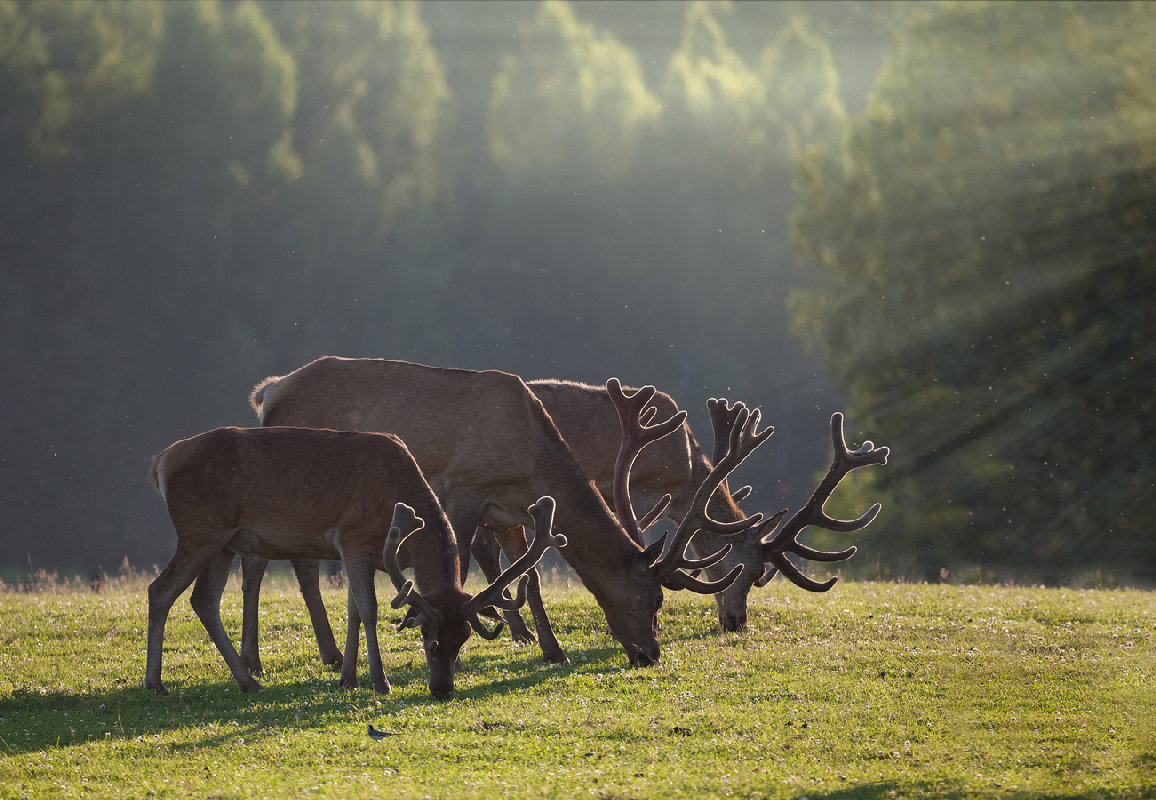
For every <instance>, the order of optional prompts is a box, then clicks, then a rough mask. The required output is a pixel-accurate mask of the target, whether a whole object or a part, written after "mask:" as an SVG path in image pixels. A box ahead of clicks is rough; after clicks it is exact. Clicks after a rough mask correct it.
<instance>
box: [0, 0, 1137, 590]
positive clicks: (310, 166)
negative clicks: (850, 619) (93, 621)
mask: <svg viewBox="0 0 1156 800" xmlns="http://www.w3.org/2000/svg"><path fill="white" fill-rule="evenodd" d="M1150 9H1151V6H1149V5H1146V4H1143V3H1136V4H1132V3H1118V4H1117V3H1113V4H1104V5H1103V6H1101V5H1099V4H1085V3H1075V4H1069V3H1053V4H1047V5H1046V7H1045V6H1040V5H1037V4H1002V3H999V4H990V5H988V4H980V3H974V4H973V3H968V4H961V5H955V4H951V3H947V4H939V3H934V4H933V3H924V4H899V3H866V2H854V1H850V0H849V1H847V2H834V3H819V4H806V3H794V2H782V3H735V4H730V3H724V2H706V3H704V2H670V3H661V4H653V3H645V2H613V3H608V2H583V3H573V2H570V3H568V2H563V0H546V1H545V2H521V0H510V1H509V2H506V1H504V0H496V1H494V2H484V3H480V2H456V1H454V0H446V1H445V2H443V1H441V0H430V2H424V3H412V2H403V1H399V2H378V1H376V0H374V1H373V2H344V1H342V2H330V3H313V2H295V3H281V2H254V1H251V0H247V1H246V2H215V1H214V0H189V2H181V3H160V2H147V1H146V0H140V1H139V2H130V3H107V2H91V1H86V0H67V1H66V0H43V1H40V2H25V1H24V0H0V268H2V275H3V292H2V293H0V309H2V313H3V315H2V320H0V325H2V328H0V332H2V334H3V337H2V339H0V359H2V362H0V363H2V365H3V375H4V381H3V386H2V387H0V431H2V441H3V449H2V451H0V469H2V470H3V472H2V478H3V480H4V485H5V490H4V492H2V493H0V518H2V519H3V524H2V525H0V540H2V541H3V542H4V543H5V544H6V545H7V546H6V548H5V550H4V553H5V555H3V556H0V575H3V574H11V573H12V571H13V570H20V569H26V568H27V567H28V565H29V564H31V565H33V566H34V567H38V566H47V567H50V568H53V569H60V570H66V571H67V570H72V571H83V572H87V571H89V570H90V569H92V568H93V567H97V566H99V567H101V568H104V569H109V570H112V569H115V568H116V566H117V565H118V564H119V563H120V562H121V560H122V559H123V558H124V557H126V556H127V557H128V558H129V560H130V561H131V562H133V563H134V564H136V565H138V566H140V567H145V568H147V567H149V566H151V564H153V563H164V561H166V560H167V558H168V556H169V554H170V551H171V546H172V542H171V534H170V532H169V526H168V524H167V521H166V519H165V516H164V512H163V508H162V506H161V503H160V502H159V500H158V499H157V498H156V497H155V496H154V495H153V494H152V490H151V487H149V486H148V485H147V482H146V480H145V474H146V469H147V462H148V458H149V457H150V456H151V455H152V454H153V453H155V452H156V451H158V450H160V449H161V448H163V447H164V446H165V445H167V444H169V443H170V442H171V441H173V440H174V439H177V438H179V437H182V436H187V435H191V434H193V433H197V432H199V431H202V430H205V429H207V428H210V427H214V426H217V425H226V424H238V425H249V424H252V423H253V418H252V416H251V412H250V411H249V409H248V407H247V405H246V397H247V393H248V389H249V387H250V386H251V385H252V384H253V383H255V382H256V381H257V380H259V379H261V378H263V377H265V376H266V375H270V374H278V373H283V372H286V371H289V370H291V369H294V368H295V367H297V366H300V365H301V364H303V363H305V362H306V361H309V360H311V359H313V358H315V357H317V356H320V355H325V354H339V355H349V356H376V357H386V358H405V359H412V360H417V361H422V362H425V363H431V364H437V365H444V366H460V367H467V368H478V369H481V368H497V369H505V370H509V371H513V372H517V373H518V374H521V375H523V376H524V377H526V378H537V377H563V378H573V379H579V380H586V381H591V382H598V383H601V382H603V381H605V379H606V378H607V377H609V376H611V375H617V376H619V377H620V378H622V379H623V380H625V381H627V382H629V383H633V384H636V385H637V384H642V383H654V384H655V385H657V386H659V387H660V388H662V389H664V390H666V391H668V392H670V393H671V394H672V395H674V396H675V398H676V399H677V400H678V401H679V402H680V403H681V404H682V405H683V406H684V407H685V408H687V409H688V410H689V411H690V413H691V421H692V425H693V426H694V428H695V429H696V430H697V431H698V432H699V436H700V438H701V439H704V440H706V445H707V446H708V447H709V439H710V431H709V424H708V423H707V421H706V414H705V407H704V404H705V400H706V399H707V398H708V397H711V396H725V397H729V398H731V399H742V400H745V401H746V402H748V403H751V404H755V405H760V406H761V407H762V409H763V412H764V418H765V419H766V421H767V423H768V424H773V425H774V426H775V427H776V433H775V436H774V437H773V439H772V440H771V442H769V443H768V445H767V446H766V447H764V448H762V449H761V450H760V451H759V452H758V453H756V455H755V456H752V458H751V459H750V462H749V463H748V464H745V465H744V467H743V474H742V476H741V477H742V479H743V480H744V481H746V482H751V483H753V484H754V485H755V487H756V492H755V495H754V496H753V497H752V498H751V500H749V501H747V503H748V504H749V505H751V506H752V507H753V508H764V509H770V510H773V509H777V508H779V507H781V506H783V505H797V504H798V503H801V502H802V501H804V500H805V499H806V496H807V493H808V492H809V491H810V489H811V488H812V486H813V481H814V477H815V473H816V472H818V471H821V470H823V469H825V467H826V464H827V461H828V459H829V457H830V452H829V448H830V443H829V440H828V438H827V432H826V431H827V424H826V421H827V419H828V417H829V416H830V414H831V412H832V411H835V410H840V409H846V411H847V412H848V437H849V439H855V440H861V439H862V438H864V437H865V436H867V435H870V436H871V437H872V438H874V439H875V440H876V441H878V442H880V443H883V444H888V445H891V446H892V447H893V456H892V463H891V465H889V466H888V467H886V468H885V469H879V470H874V471H873V472H874V475H864V476H863V477H859V476H858V475H856V476H855V477H854V478H852V479H849V480H848V481H847V483H848V484H849V485H848V486H847V487H846V489H841V490H840V491H841V492H844V493H845V499H844V500H843V501H842V502H844V503H845V504H846V505H847V506H852V505H856V504H858V503H859V502H861V501H863V500H864V499H866V498H869V499H870V500H874V499H880V500H882V501H883V502H884V504H885V510H884V513H883V514H882V515H881V517H880V519H879V520H878V521H877V522H876V523H875V524H874V525H873V526H872V527H871V528H870V529H869V530H868V531H866V532H865V533H864V534H863V536H862V541H860V542H859V544H860V545H861V546H862V551H861V554H860V555H859V556H858V557H857V558H856V559H855V560H853V561H852V562H850V564H851V567H850V569H851V570H852V571H855V572H857V573H858V574H861V575H867V576H873V575H885V576H902V577H909V578H914V579H922V578H924V577H927V576H932V577H935V578H938V577H939V576H940V575H941V572H940V570H946V573H942V574H948V575H955V576H957V577H962V578H965V579H971V578H973V577H975V576H980V575H982V576H983V577H986V578H993V579H1003V578H1012V579H1019V580H1036V579H1052V580H1085V579H1088V576H1089V575H1093V574H1094V573H1095V571H1096V570H1100V571H1101V572H1102V579H1103V580H1144V581H1151V580H1152V579H1153V578H1154V577H1156V553H1154V550H1153V546H1152V544H1151V541H1152V537H1151V536H1149V535H1148V533H1147V531H1146V530H1145V528H1144V526H1143V525H1142V523H1141V522H1140V520H1143V519H1144V518H1145V517H1146V512H1150V511H1152V510H1153V506H1154V505H1156V501H1154V499H1153V498H1154V496H1156V492H1154V490H1153V483H1154V481H1156V479H1154V478H1153V468H1152V459H1151V456H1150V455H1148V454H1147V451H1146V450H1145V448H1144V444H1145V443H1146V438H1145V434H1146V433H1149V432H1150V431H1151V429H1152V426H1151V424H1149V423H1148V419H1150V411H1151V409H1150V406H1151V404H1152V403H1153V399H1152V398H1153V396H1154V393H1153V388H1154V387H1153V363H1152V359H1153V344H1152V336H1151V333H1150V331H1151V329H1152V325H1151V323H1150V322H1149V321H1148V318H1149V317H1150V316H1151V314H1150V313H1146V312H1147V310H1148V308H1150V307H1151V299H1152V294H1153V292H1152V288H1153V272H1154V268H1153V246H1154V244H1153V242H1154V239H1156V237H1154V233H1153V224H1152V221H1151V220H1152V217H1151V213H1152V211H1153V203H1154V200H1153V146H1154V144H1156V143H1154V142H1153V137H1154V135H1156V134H1153V131H1154V130H1156V127H1154V125H1153V121H1154V117H1153V102H1154V101H1156V91H1154V89H1153V87H1154V86H1156V81H1154V80H1153V79H1154V78H1156V74H1154V64H1153V60H1152V59H1153V53H1156V49H1154V48H1153V46H1152V45H1153V42H1152V33H1153V31H1156V25H1153V24H1152V23H1153V21H1154V20H1153V12H1152V11H1151V10H1150ZM863 472H872V471H863ZM855 513H858V510H856V512H855ZM815 538H817V539H821V538H822V537H821V536H818V535H816V537H815ZM828 543H829V544H835V543H836V542H835V541H830V542H828ZM838 546H840V547H842V546H845V543H844V542H841V541H839V542H838ZM1104 576H1106V577H1104Z"/></svg>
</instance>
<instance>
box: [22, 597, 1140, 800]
mask: <svg viewBox="0 0 1156 800" xmlns="http://www.w3.org/2000/svg"><path fill="white" fill-rule="evenodd" d="M145 585H146V584H145V582H144V581H141V580H137V581H124V582H119V583H115V584H114V585H111V586H106V587H105V588H104V590H103V591H101V592H100V593H99V594H94V593H92V592H89V591H81V590H78V589H73V590H71V591H66V592H61V593H55V594H53V593H41V594H18V593H6V594H0V614H3V618H4V620H5V622H4V625H3V628H2V631H3V633H2V635H3V647H0V737H2V741H0V796H2V797H20V796H54V797H80V796H102V797H142V796H148V795H150V793H151V795H152V796H154V797H193V796H195V797H222V798H227V797H300V796H305V797H366V796H370V795H380V796H389V797H424V796H430V797H455V798H457V797H479V798H481V797H498V796H512V797H542V796H545V797H555V796H557V797H571V796H577V795H583V796H595V797H668V796H687V797H689V796H694V797H717V796H738V797H784V798H785V797H802V796H806V797H811V798H814V797H823V796H828V797H890V796H892V794H894V796H897V797H918V796H964V797H979V796H983V797H987V796H997V795H998V796H1012V797H1037V796H1065V797H1070V796H1087V797H1150V796H1152V792H1153V789H1152V787H1153V786H1154V785H1156V758H1154V757H1153V753H1156V732H1154V731H1156V727H1154V724H1153V722H1152V720H1153V719H1156V691H1153V690H1154V688H1156V686H1154V683H1156V643H1154V642H1153V637H1152V632H1153V628H1152V620H1153V619H1154V618H1156V614H1154V612H1156V595H1153V594H1151V593H1144V592H1138V591H1076V590H1063V589H1036V588H1006V587H1005V588H994V587H959V586H946V585H942V586H928V585H902V584H879V583H841V584H839V585H838V586H837V587H836V588H835V589H834V590H833V591H832V592H830V593H829V594H826V595H809V594H804V593H802V592H799V591H798V590H796V589H795V588H794V587H792V586H789V585H785V584H783V585H780V584H778V583H777V582H776V583H775V584H772V585H771V586H770V587H768V588H766V589H764V590H761V591H757V592H756V593H755V595H754V596H753V601H754V602H753V605H752V609H751V611H752V613H751V629H750V630H749V631H747V632H745V633H740V634H720V633H718V632H717V629H716V627H715V622H714V614H713V604H712V603H711V602H710V601H709V600H707V599H705V598H701V597H691V596H687V595H685V593H678V594H674V595H672V596H668V598H667V601H666V605H665V606H664V609H663V612H662V615H661V620H662V626H663V628H662V636H661V641H662V646H663V655H662V661H661V663H660V664H659V665H657V666H655V667H652V668H644V669H633V668H628V667H627V665H626V659H625V657H624V655H623V653H622V651H621V649H620V648H619V647H618V646H617V645H616V644H615V643H614V642H613V641H612V640H611V639H610V637H609V635H608V634H607V633H606V632H605V621H604V619H603V617H602V614H601V612H600V610H599V609H598V607H597V606H596V605H595V604H594V602H593V600H592V599H591V598H590V596H589V595H587V594H586V593H585V592H583V591H581V590H578V589H575V588H567V587H565V586H562V585H554V586H550V587H548V591H547V603H548V607H549V608H550V610H551V613H552V616H553V619H554V622H555V629H556V632H557V634H558V638H559V640H560V641H561V642H562V644H563V647H564V648H566V650H567V652H568V654H569V656H570V659H571V661H572V663H571V665H570V666H567V667H551V666H547V665H545V664H543V663H542V661H541V658H540V654H539V652H538V650H537V647H536V646H534V645H530V646H523V647H516V646H514V645H513V644H511V643H510V641H509V639H508V638H506V637H503V638H501V639H499V640H497V641H495V642H485V641H483V640H480V639H478V638H476V637H475V638H473V639H471V640H470V641H469V642H468V643H467V645H466V647H465V649H464V650H463V666H464V669H463V672H462V673H461V674H459V677H458V681H457V687H458V691H457V695H456V697H455V699H454V700H452V701H450V702H445V703H442V702H436V701H433V700H432V699H430V697H429V693H428V690H427V688H426V678H427V670H426V667H425V663H424V659H423V657H422V654H421V650H420V646H419V643H418V638H417V636H416V634H415V633H414V632H413V631H406V632H405V633H404V634H399V633H396V632H394V631H392V630H388V629H387V630H385V631H384V634H383V636H382V644H383V646H384V647H385V650H384V652H383V657H384V659H385V663H386V669H387V672H388V674H389V677H390V680H391V682H392V683H393V686H394V691H393V693H392V694H390V695H388V696H384V697H378V696H375V695H374V694H373V693H372V692H371V691H370V690H369V689H368V688H364V686H363V688H361V689H359V690H358V691H354V692H350V691H344V690H341V689H339V688H338V686H337V679H336V675H335V673H333V672H331V671H329V670H328V669H326V668H324V667H322V666H321V665H320V663H319V661H318V658H317V655H316V650H315V645H314V641H313V637H312V635H311V633H310V631H309V628H308V620H307V618H306V615H305V613H304V607H303V604H302V603H301V601H300V599H299V597H298V596H297V593H296V590H295V588H294V587H293V586H292V585H291V584H290V582H288V581H286V580H279V581H274V582H272V583H271V585H267V586H266V587H265V589H264V591H263V599H262V658H263V661H264V663H265V667H266V674H265V676H264V677H263V678H262V681H263V683H264V685H265V689H264V691H262V692H260V693H258V694H254V695H243V694H241V693H240V692H238V691H237V689H236V686H235V685H234V683H233V681H232V679H231V677H230V675H229V672H228V670H227V668H226V667H225V665H224V662H223V661H222V660H221V658H220V656H219V654H218V653H217V652H216V650H215V649H214V648H213V646H212V644H211V643H210V642H209V640H208V636H207V635H206V634H205V632H204V630H203V629H202V628H201V626H200V624H199V622H197V620H196V618H195V616H194V615H193V614H192V611H191V610H190V608H189V606H188V602H187V595H186V596H185V597H183V598H182V599H181V600H179V601H178V602H177V604H176V605H175V606H174V609H173V613H172V616H171V618H170V624H169V628H168V635H167V638H166V648H165V661H164V677H165V681H166V684H167V685H168V686H169V688H170V690H171V691H172V695H171V696H169V697H166V698H159V697H155V696H153V695H151V694H149V693H147V692H145V690H144V689H143V688H142V687H143V677H144V656H145V640H144V629H145V612H146V603H145ZM325 596H326V602H327V605H328V607H329V609H330V611H331V614H332V616H333V618H334V623H335V625H337V626H339V625H340V623H341V621H342V618H343V616H344V611H343V609H344V601H343V595H342V592H341V591H340V590H339V589H337V588H334V587H328V588H326V590H325ZM224 614H225V619H226V626H227V628H228V629H229V630H230V631H231V632H235V631H237V630H238V627H239V623H240V593H239V591H238V590H237V587H236V586H235V585H234V586H231V587H230V589H229V590H228V591H227V592H226V597H225V607H224ZM234 635H236V634H235V633H234ZM339 638H340V636H339ZM361 673H362V681H363V684H364V683H365V682H366V669H365V665H364V653H363V654H362V669H361ZM368 724H372V725H373V726H374V727H375V728H378V729H380V730H383V731H386V732H387V733H390V734H393V735H391V736H389V737H387V738H385V739H382V740H374V739H371V738H369V737H368V736H367V734H366V726H367V725H368Z"/></svg>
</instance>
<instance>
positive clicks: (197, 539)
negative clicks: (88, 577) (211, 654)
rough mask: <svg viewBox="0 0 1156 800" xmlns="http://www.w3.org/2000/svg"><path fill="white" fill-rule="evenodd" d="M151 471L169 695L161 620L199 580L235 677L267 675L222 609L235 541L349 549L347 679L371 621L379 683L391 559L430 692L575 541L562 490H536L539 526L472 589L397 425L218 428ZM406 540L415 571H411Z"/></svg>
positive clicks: (276, 547)
mask: <svg viewBox="0 0 1156 800" xmlns="http://www.w3.org/2000/svg"><path fill="white" fill-rule="evenodd" d="M149 475H150V479H151V481H152V483H153V486H154V487H155V488H156V490H157V492H158V493H159V494H160V495H161V497H162V498H163V500H164V503H165V507H166V508H167V510H168V514H169V518H170V519H171V521H172V523H173V527H174V529H175V531H176V535H177V546H176V551H175V553H174V554H173V557H172V559H171V560H170V561H169V563H168V565H167V566H166V567H165V568H164V569H163V570H161V572H160V574H159V575H158V576H157V578H156V579H155V580H154V581H153V582H152V583H151V584H150V585H149V588H148V605H149V618H148V656H147V661H146V668H145V687H146V688H147V689H150V690H152V691H154V692H156V693H157V694H159V695H165V694H168V690H167V689H166V688H165V686H164V684H163V683H162V681H161V655H162V649H163V643H164V631H165V623H166V621H167V619H168V615H169V612H170V610H171V608H172V605H173V603H174V602H175V601H176V599H177V598H178V597H179V596H180V595H181V594H182V593H183V592H184V591H185V589H187V588H188V587H189V585H190V584H192V583H193V582H194V581H196V584H195V586H194V587H193V592H192V597H191V601H192V606H193V610H194V611H195V613H196V615H197V617H198V618H199V619H200V621H201V624H202V625H203V626H204V627H205V630H206V631H207V632H208V634H209V638H210V639H211V640H212V641H213V643H214V644H215V645H216V647H217V650H218V651H220V653H221V656H222V657H223V658H224V660H225V663H226V665H227V666H228V667H229V670H230V672H231V673H232V675H233V678H234V680H235V681H236V683H237V686H238V687H239V688H240V689H241V691H242V692H249V691H256V690H259V689H260V688H261V684H260V683H259V682H258V681H257V680H256V679H255V678H254V677H253V676H252V674H251V672H250V671H249V669H248V668H247V667H246V665H245V664H244V663H243V661H242V659H241V657H240V654H239V653H238V652H237V650H236V649H235V648H234V647H233V644H232V641H231V640H230V639H229V637H228V634H227V633H226V632H225V629H224V626H223V624H222V622H221V614H220V604H221V594H222V592H223V590H224V587H225V583H226V581H227V580H228V575H229V571H230V568H231V566H232V562H233V558H234V556H236V555H240V556H241V557H242V558H249V557H259V558H262V559H333V558H340V559H341V562H342V565H343V568H344V570H345V574H346V577H347V581H348V599H347V606H348V612H349V617H348V625H347V631H346V645H345V654H344V657H343V659H342V665H341V676H340V685H341V686H343V687H345V688H348V689H355V688H357V686H358V676H357V649H358V640H359V638H360V630H359V629H360V628H361V627H364V629H365V640H366V649H367V653H368V659H369V679H370V685H371V686H372V687H373V689H374V690H375V691H376V692H379V693H388V692H389V691H390V688H391V687H390V684H389V680H388V678H387V677H386V675H385V671H384V667H383V665H382V660H381V652H380V648H379V645H378V638H377V618H378V608H377V598H376V590H375V587H374V580H373V578H374V570H375V569H379V570H383V571H385V572H387V573H388V574H389V575H390V578H391V579H392V581H393V583H394V586H395V588H396V589H397V591H398V594H397V597H396V598H394V601H393V603H392V605H393V607H394V608H401V607H402V606H406V607H407V608H408V611H407V612H406V616H405V618H404V619H403V620H402V624H401V627H402V628H405V627H418V628H420V630H421V634H422V644H423V649H424V651H425V656H426V661H427V664H428V666H429V670H430V677H429V690H430V693H431V694H432V695H433V696H434V697H435V698H438V699H446V698H449V697H450V696H452V695H453V691H454V669H455V665H456V664H457V662H458V654H459V652H460V650H461V647H462V645H463V644H464V643H465V642H466V640H467V639H468V638H469V636H470V635H471V632H477V633H478V634H479V635H480V636H483V637H484V638H487V639H493V638H495V637H496V636H498V634H499V632H500V630H501V627H502V625H501V624H500V623H499V624H498V626H497V627H496V628H494V629H490V628H488V627H486V625H485V624H484V623H483V622H482V621H481V619H480V615H483V614H484V615H486V616H491V615H494V612H493V610H492V608H494V607H496V608H502V609H507V610H510V609H514V608H517V607H518V606H519V605H521V604H522V603H524V602H525V594H526V585H527V583H528V580H529V579H528V578H527V577H526V575H525V573H526V572H527V571H528V570H529V569H532V568H533V566H534V564H536V563H537V561H538V559H540V558H541V556H542V554H543V553H544V552H545V550H546V549H547V548H548V547H550V546H554V547H565V544H566V541H565V537H562V536H556V535H554V534H553V533H552V524H553V513H554V501H553V499H552V498H550V497H548V496H544V497H542V498H540V499H539V500H538V501H537V502H536V503H534V504H533V505H531V506H530V507H529V509H528V514H529V516H530V517H531V518H532V519H533V520H534V524H535V525H537V526H539V527H536V528H535V531H536V532H537V535H536V536H535V540H534V544H533V545H531V546H530V547H529V548H528V549H527V552H526V555H525V557H524V558H521V559H519V560H518V561H517V562H516V563H515V564H513V565H511V567H510V568H509V569H508V570H506V571H505V572H503V573H502V574H501V575H500V576H499V577H498V578H497V579H496V580H495V581H494V582H492V583H491V584H490V585H489V586H487V587H486V588H485V589H483V590H482V591H480V592H478V593H477V594H475V595H472V596H471V595H470V594H468V593H467V592H466V591H464V590H463V589H462V585H461V582H460V575H461V571H460V568H459V564H458V546H457V541H456V538H455V536H454V532H453V529H452V527H451V526H450V522H449V519H448V517H447V516H446V515H445V512H444V511H443V509H442V507H441V505H440V503H439V502H438V499H437V497H436V495H435V494H434V492H433V490H432V489H431V488H430V486H429V484H428V482H427V481H426V479H425V477H424V476H423V475H422V472H421V469H420V468H419V467H418V465H417V462H416V461H415V460H414V458H413V456H412V454H411V453H410V451H409V450H408V449H407V448H406V446H405V444H404V443H403V442H402V441H401V440H400V439H398V438H397V437H396V436H393V435H388V434H380V433H363V432H350V431H332V430H312V429H302V428H293V427H267V428H216V429H214V430H211V431H208V432H206V433H202V434H199V435H197V436H193V437H190V438H188V439H182V440H179V441H177V442H175V443H173V444H172V445H170V446H169V447H167V448H165V449H164V450H163V451H162V452H160V453H159V454H158V455H156V456H155V457H154V458H153V459H152V462H151V466H150V470H149ZM403 544H404V545H405V546H406V550H407V553H408V560H409V562H410V564H412V566H413V568H414V578H415V580H410V581H406V580H405V579H404V578H403V573H402V569H401V566H400V563H399V558H398V551H399V549H400V547H401V546H402V545H403ZM519 578H521V580H520V585H519V588H518V591H517V597H514V598H509V597H508V596H507V594H506V589H507V588H508V586H509V585H510V584H511V583H512V582H513V581H514V580H516V579H519ZM415 582H416V586H415ZM318 597H320V594H318ZM327 627H328V623H327Z"/></svg>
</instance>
